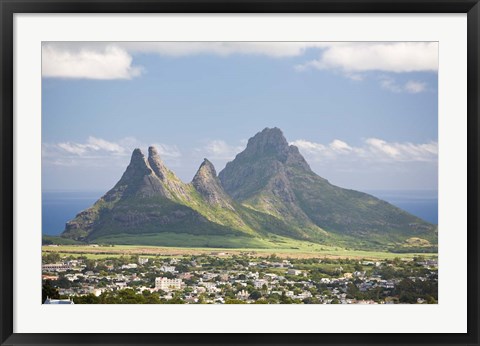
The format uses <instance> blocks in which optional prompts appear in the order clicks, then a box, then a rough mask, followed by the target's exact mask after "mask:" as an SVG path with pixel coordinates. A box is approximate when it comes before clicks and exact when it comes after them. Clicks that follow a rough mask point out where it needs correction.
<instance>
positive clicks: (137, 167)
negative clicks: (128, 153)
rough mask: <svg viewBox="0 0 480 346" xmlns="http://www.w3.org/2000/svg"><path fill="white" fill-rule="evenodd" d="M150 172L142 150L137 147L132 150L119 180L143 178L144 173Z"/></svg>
mask: <svg viewBox="0 0 480 346" xmlns="http://www.w3.org/2000/svg"><path fill="white" fill-rule="evenodd" d="M151 173H152V170H151V169H150V168H149V167H148V164H147V162H146V161H145V156H144V155H143V153H142V151H141V150H140V149H138V148H137V149H135V150H134V151H133V153H132V157H131V159H130V164H129V165H128V167H127V169H126V171H125V173H124V174H123V176H122V179H121V180H131V179H136V178H143V177H144V176H145V175H149V174H151ZM121 180H120V181H121Z"/></svg>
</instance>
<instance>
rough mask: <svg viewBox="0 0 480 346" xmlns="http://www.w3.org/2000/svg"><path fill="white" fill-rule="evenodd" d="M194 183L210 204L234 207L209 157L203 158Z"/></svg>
mask: <svg viewBox="0 0 480 346" xmlns="http://www.w3.org/2000/svg"><path fill="white" fill-rule="evenodd" d="M192 185H193V187H194V188H195V190H197V191H198V193H200V195H202V197H203V198H204V199H205V200H206V201H207V202H208V203H209V204H211V205H216V206H221V207H226V208H229V209H233V207H232V205H231V201H230V197H228V195H227V194H226V193H225V191H224V190H223V188H222V185H221V183H220V180H219V179H218V177H217V173H216V171H215V167H214V166H213V164H212V163H211V162H210V161H208V160H207V159H204V160H203V162H202V164H201V165H200V168H199V169H198V171H197V173H196V174H195V176H194V177H193V180H192Z"/></svg>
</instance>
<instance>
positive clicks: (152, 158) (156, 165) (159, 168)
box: [148, 146, 168, 181]
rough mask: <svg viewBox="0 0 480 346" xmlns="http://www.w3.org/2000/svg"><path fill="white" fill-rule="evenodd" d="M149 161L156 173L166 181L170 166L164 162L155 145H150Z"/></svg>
mask: <svg viewBox="0 0 480 346" xmlns="http://www.w3.org/2000/svg"><path fill="white" fill-rule="evenodd" d="M148 163H149V164H150V167H152V169H153V171H154V172H155V174H156V175H157V176H158V177H159V178H160V179H161V180H162V181H164V180H165V179H166V178H167V172H168V168H167V167H166V166H165V164H164V163H163V161H162V159H161V158H160V155H159V154H158V151H157V148H155V147H154V146H150V147H148Z"/></svg>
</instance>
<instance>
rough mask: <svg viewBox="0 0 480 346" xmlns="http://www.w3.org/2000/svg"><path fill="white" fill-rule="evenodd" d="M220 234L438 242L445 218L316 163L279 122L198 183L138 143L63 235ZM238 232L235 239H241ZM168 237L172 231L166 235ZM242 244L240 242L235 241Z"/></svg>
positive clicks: (346, 243) (348, 243)
mask: <svg viewBox="0 0 480 346" xmlns="http://www.w3.org/2000/svg"><path fill="white" fill-rule="evenodd" d="M199 236H201V237H202V239H207V240H208V239H210V238H211V239H216V242H215V244H216V246H217V247H222V246H224V247H232V246H234V247H244V248H249V247H255V245H254V244H256V243H258V242H259V241H260V240H262V239H263V240H264V239H270V240H274V241H275V240H277V241H281V239H296V240H302V241H307V242H313V243H319V244H326V245H334V246H342V247H349V248H355V249H377V250H392V249H395V248H398V247H402V246H405V244H412V243H417V244H418V243H421V244H427V245H428V246H433V247H435V246H436V243H437V226H436V225H433V224H430V223H428V222H426V221H424V220H421V219H420V218H418V217H416V216H413V215H411V214H409V213H407V212H406V211H403V210H401V209H399V208H397V207H395V206H393V205H391V204H389V203H387V202H385V201H383V200H380V199H378V198H376V197H373V196H371V195H368V194H366V193H363V192H359V191H355V190H350V189H344V188H341V187H338V186H335V185H332V184H330V183H329V182H328V181H327V180H326V179H324V178H322V177H320V176H318V175H317V174H316V173H315V172H313V171H312V170H311V168H310V166H309V165H308V163H307V162H306V160H305V159H304V157H303V156H302V155H301V154H300V152H299V150H298V148H297V147H295V146H293V145H289V144H288V142H287V140H286V139H285V137H284V135H283V133H282V131H281V130H280V129H278V128H266V129H264V130H263V131H261V132H259V133H257V134H256V135H255V136H254V137H252V138H250V139H249V141H248V144H247V146H246V148H245V150H244V151H242V152H241V153H239V154H238V155H237V156H236V157H235V159H234V160H233V161H231V162H229V163H227V165H226V167H225V168H224V169H223V170H222V171H221V172H220V173H219V174H218V175H217V173H216V171H215V167H214V166H213V164H212V163H211V162H210V161H208V160H207V159H205V160H204V161H203V162H202V164H201V165H200V167H199V169H198V171H197V173H196V174H195V176H194V177H193V179H192V181H191V182H190V183H184V182H183V181H181V180H180V179H179V178H178V177H177V176H176V175H175V173H174V172H173V171H171V170H170V169H168V167H167V166H166V165H165V164H164V163H163V161H162V160H161V158H160V156H159V154H158V152H157V150H156V149H155V148H154V147H149V149H148V156H147V157H145V155H144V154H143V153H142V152H141V150H140V149H135V150H134V151H133V153H132V156H131V160H130V164H129V165H128V167H127V168H126V170H125V172H124V173H123V175H122V177H121V179H120V180H119V181H118V183H117V184H116V185H115V186H114V187H113V188H112V189H111V190H110V191H108V192H107V193H106V194H105V195H104V196H102V197H101V198H100V199H99V200H98V201H97V202H95V204H94V205H93V206H92V207H90V208H88V209H86V210H84V211H81V212H80V213H79V214H78V215H77V216H76V217H75V218H74V219H73V220H71V221H69V222H68V223H67V224H66V227H65V230H64V232H63V233H62V237H64V238H70V239H74V240H79V241H87V242H92V241H95V242H100V241H103V242H111V243H122V242H123V241H124V239H126V238H128V239H129V240H128V242H130V243H131V242H132V241H133V242H137V243H139V244H148V242H149V239H153V238H152V237H155V239H156V240H157V242H158V240H159V239H160V243H162V239H165V240H167V238H168V237H177V238H178V237H180V238H178V239H183V240H181V241H184V243H185V244H182V243H181V244H179V245H184V246H189V241H188V240H189V239H192V238H195V237H199ZM232 240H233V241H232ZM166 243H168V241H167V242H166ZM232 244H233V245H232Z"/></svg>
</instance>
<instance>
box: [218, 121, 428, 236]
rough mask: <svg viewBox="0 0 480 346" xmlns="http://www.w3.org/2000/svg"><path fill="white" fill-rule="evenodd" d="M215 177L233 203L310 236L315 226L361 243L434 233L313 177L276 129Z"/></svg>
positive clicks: (262, 135)
mask: <svg viewBox="0 0 480 346" xmlns="http://www.w3.org/2000/svg"><path fill="white" fill-rule="evenodd" d="M219 178H220V180H221V182H222V185H223V187H224V188H225V190H226V191H227V193H228V194H230V195H231V196H232V197H233V198H234V199H235V200H236V201H237V202H239V203H242V204H243V205H246V206H250V207H252V208H254V209H256V210H259V211H262V212H266V213H270V214H273V215H276V216H277V217H279V218H282V219H283V220H285V221H286V222H287V223H289V224H291V225H292V227H294V226H298V227H300V228H302V229H311V230H312V231H310V232H308V233H309V235H310V236H312V237H315V233H316V232H318V229H321V230H323V231H327V232H330V233H336V234H339V235H347V236H353V237H356V238H362V239H366V241H369V239H374V238H375V239H379V238H381V239H383V240H385V241H387V239H390V240H392V239H393V238H395V237H398V238H401V237H402V236H405V235H411V236H414V235H418V234H421V236H424V237H426V238H429V240H430V239H432V240H434V239H435V237H436V234H435V229H436V227H435V226H433V225H430V224H428V223H426V222H424V221H423V220H420V219H419V218H417V217H415V216H413V215H411V214H408V213H407V212H405V211H403V210H401V209H399V208H397V207H394V206H393V205H391V204H389V203H387V202H384V201H381V200H379V199H377V198H375V197H373V196H370V195H368V194H365V193H361V192H358V191H353V190H348V189H342V188H340V187H337V186H334V185H332V184H330V183H329V182H328V181H327V180H326V179H324V178H322V177H320V176H318V175H316V174H315V173H314V172H313V171H312V170H311V169H310V167H309V165H308V163H307V162H306V161H305V159H304V158H303V156H302V155H301V154H300V152H299V150H298V148H297V147H295V146H293V145H290V146H289V145H288V142H287V141H286V139H285V137H284V136H283V134H282V132H281V131H280V130H279V129H278V128H273V129H268V128H267V129H265V130H263V131H262V132H260V133H258V134H257V135H255V136H254V137H253V138H251V139H250V140H249V142H248V145H247V148H246V149H245V150H244V151H243V152H242V153H240V154H238V155H237V156H236V158H235V160H233V161H232V162H229V163H228V164H227V165H226V167H225V169H224V170H223V171H221V172H220V174H219ZM312 225H313V227H312ZM315 227H317V229H315Z"/></svg>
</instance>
